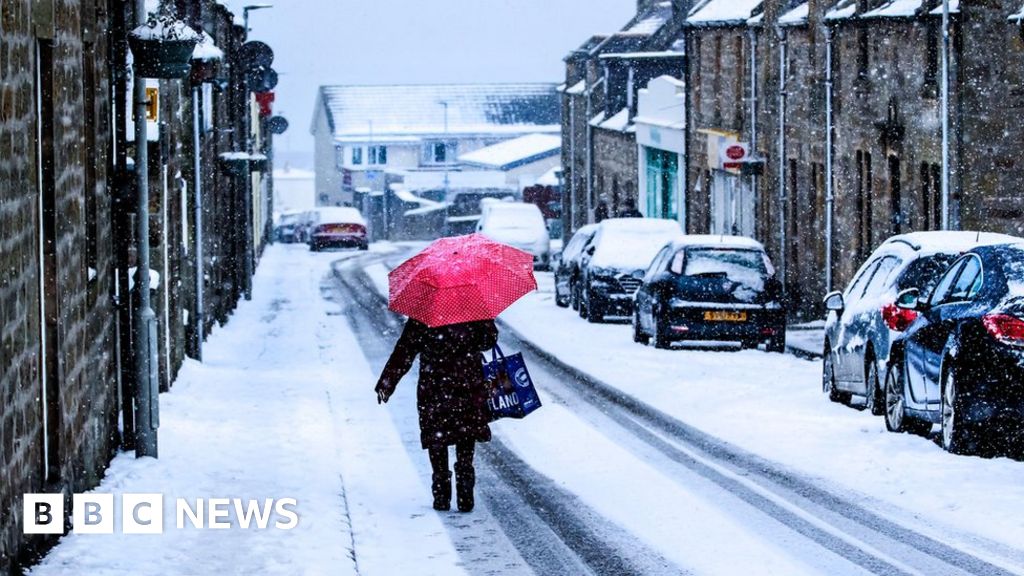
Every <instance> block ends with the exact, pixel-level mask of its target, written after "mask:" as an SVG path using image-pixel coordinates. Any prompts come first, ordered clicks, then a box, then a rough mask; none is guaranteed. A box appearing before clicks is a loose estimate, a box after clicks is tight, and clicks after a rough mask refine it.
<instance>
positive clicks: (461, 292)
mask: <svg viewBox="0 0 1024 576" xmlns="http://www.w3.org/2000/svg"><path fill="white" fill-rule="evenodd" d="M536 289H537V280H536V278H534V277H533V256H532V255H530V254H529V253H527V252H523V251H522V250H519V249H516V248H513V247H511V246H508V245H505V244H501V243H499V242H495V241H493V240H491V239H489V238H487V237H486V236H484V235H482V234H470V235H468V236H455V237H452V238H441V239H440V240H435V241H434V242H433V243H431V244H430V246H427V248H426V249H425V250H423V252H420V253H419V254H417V255H416V256H413V257H412V258H410V259H408V260H406V261H405V262H403V263H402V264H401V265H400V266H399V267H397V268H395V269H394V270H392V271H391V273H390V274H388V293H389V298H388V308H390V309H391V310H394V311H395V312H398V313H399V314H405V315H406V316H408V317H410V318H415V319H416V320H419V321H420V322H423V323H424V324H426V325H427V326H430V327H431V328H436V327H438V326H446V325H448V324H459V323H462V322H473V321H476V320H489V319H493V318H497V316H498V314H500V313H501V311H502V310H504V309H505V308H508V307H509V306H510V305H511V304H512V303H513V302H515V301H516V300H518V299H519V298H521V297H522V296H523V295H524V294H526V293H528V292H531V291H533V290H536Z"/></svg>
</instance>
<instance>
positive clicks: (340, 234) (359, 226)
mask: <svg viewBox="0 0 1024 576" xmlns="http://www.w3.org/2000/svg"><path fill="white" fill-rule="evenodd" d="M316 214H317V215H316V218H315V220H314V221H313V222H312V224H311V231H310V234H309V249H310V250H312V251H313V252H317V251H319V250H323V249H324V248H331V247H356V248H359V249H360V250H366V249H368V248H369V247H370V242H369V239H368V238H367V236H366V220H364V219H363V215H362V214H360V213H359V210H356V209H355V208H348V207H341V206H338V207H329V208H321V209H319V210H318V211H317V213H316Z"/></svg>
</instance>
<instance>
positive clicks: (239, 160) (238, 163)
mask: <svg viewBox="0 0 1024 576" xmlns="http://www.w3.org/2000/svg"><path fill="white" fill-rule="evenodd" d="M219 162H220V170H221V172H223V173H224V174H226V175H228V176H238V177H241V176H248V175H249V159H248V158H243V157H230V156H223V155H222V156H220V158H219Z"/></svg>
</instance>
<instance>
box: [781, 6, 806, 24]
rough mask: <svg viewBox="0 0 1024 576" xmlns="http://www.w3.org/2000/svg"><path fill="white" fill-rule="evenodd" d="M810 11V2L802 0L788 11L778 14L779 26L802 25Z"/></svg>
mask: <svg viewBox="0 0 1024 576" xmlns="http://www.w3.org/2000/svg"><path fill="white" fill-rule="evenodd" d="M809 12H810V4H809V3H808V2H804V3H803V4H800V5H799V6H797V7H796V8H793V9H792V10H790V11H789V12H786V13H784V14H783V15H782V16H779V26H802V25H804V24H806V23H807V16H808V14H809Z"/></svg>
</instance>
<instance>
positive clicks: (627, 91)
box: [562, 0, 689, 236]
mask: <svg viewBox="0 0 1024 576" xmlns="http://www.w3.org/2000/svg"><path fill="white" fill-rule="evenodd" d="M688 6H689V2H688V1H686V0H674V1H672V2H665V1H650V0H638V2H637V14H636V16H635V17H634V18H632V19H631V20H630V21H629V22H628V23H626V25H625V26H624V27H623V28H622V29H621V30H619V31H618V32H616V33H614V34H611V35H608V36H594V37H592V38H590V39H588V40H587V41H586V42H585V43H584V44H583V45H581V46H580V47H579V48H578V49H576V50H574V51H573V52H572V53H570V54H569V55H568V56H566V58H565V63H566V81H565V85H564V86H563V87H562V95H563V97H562V118H563V123H562V130H563V149H562V155H563V174H564V182H565V184H564V190H563V200H562V201H563V207H562V214H563V228H564V230H566V234H567V236H568V235H571V233H572V232H573V231H574V230H576V229H577V228H579V227H580V226H583V225H584V224H587V223H589V222H593V221H595V220H596V218H597V216H598V215H599V214H600V212H603V211H605V210H607V212H608V214H610V215H615V214H616V213H617V212H619V211H621V210H622V209H624V208H625V207H626V205H627V203H631V204H632V205H634V206H637V207H639V208H640V209H641V210H644V209H645V208H646V206H647V202H646V199H645V198H641V196H642V195H644V194H646V191H641V190H640V189H639V185H638V182H639V178H638V173H637V163H638V161H639V159H638V148H637V141H636V134H635V133H636V128H635V126H634V122H633V121H634V119H635V117H636V115H637V96H638V92H639V90H640V89H641V88H643V87H644V86H646V85H647V83H648V82H649V81H650V80H651V79H653V78H658V77H660V76H670V77H675V78H682V76H683V66H682V62H683V61H682V53H681V50H680V48H681V45H680V44H678V43H677V41H676V40H677V36H678V31H679V30H680V29H681V27H682V22H683V19H684V15H685V14H686V11H687V7H688ZM680 113H681V111H680ZM602 205H603V207H602ZM599 207H602V208H601V210H599ZM652 215H653V214H652ZM664 215H665V216H669V217H677V215H676V214H675V213H665V214H664Z"/></svg>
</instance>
